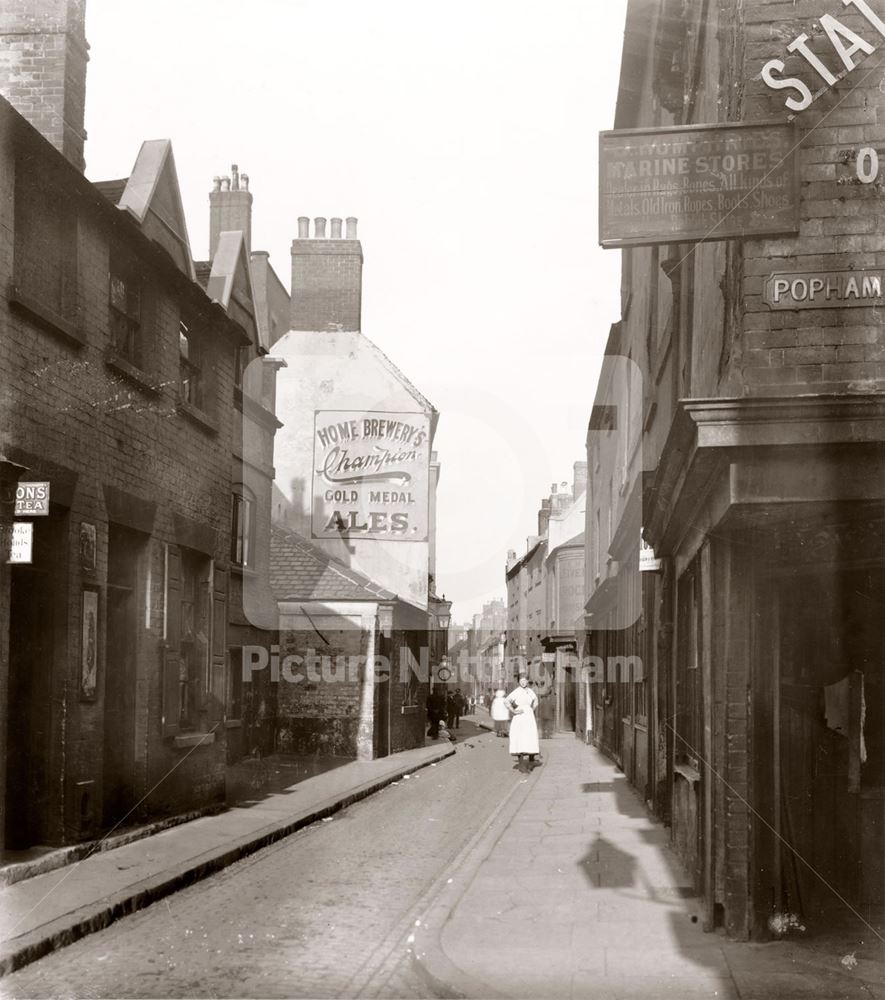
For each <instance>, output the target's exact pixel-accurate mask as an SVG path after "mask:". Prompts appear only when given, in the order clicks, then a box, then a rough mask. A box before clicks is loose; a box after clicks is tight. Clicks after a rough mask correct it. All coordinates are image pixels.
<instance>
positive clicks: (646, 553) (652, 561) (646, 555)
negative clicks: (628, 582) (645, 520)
mask: <svg viewBox="0 0 885 1000" xmlns="http://www.w3.org/2000/svg"><path fill="white" fill-rule="evenodd" d="M661 565H662V564H661V560H660V559H656V558H655V550H654V549H653V548H652V547H651V546H650V545H649V544H648V542H647V541H646V540H645V539H644V538H643V537H642V535H641V534H640V536H639V572H640V573H658V572H660V570H661Z"/></svg>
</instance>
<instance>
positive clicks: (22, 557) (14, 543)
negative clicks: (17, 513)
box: [0, 521, 34, 566]
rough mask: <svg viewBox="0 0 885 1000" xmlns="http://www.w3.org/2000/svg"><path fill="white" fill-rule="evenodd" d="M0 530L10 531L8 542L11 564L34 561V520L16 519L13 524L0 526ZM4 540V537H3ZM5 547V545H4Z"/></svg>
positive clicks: (6, 532)
mask: <svg viewBox="0 0 885 1000" xmlns="http://www.w3.org/2000/svg"><path fill="white" fill-rule="evenodd" d="M0 532H2V533H4V534H8V533H10V532H11V533H12V540H11V542H10V543H9V559H7V562H8V563H10V564H11V565H17V566H22V565H29V564H30V563H32V562H33V561H34V522H33V521H18V522H16V523H15V524H13V525H10V526H7V525H2V526H0ZM3 540H4V542H5V541H6V539H5V538H4V539H3ZM4 547H5V546H4Z"/></svg>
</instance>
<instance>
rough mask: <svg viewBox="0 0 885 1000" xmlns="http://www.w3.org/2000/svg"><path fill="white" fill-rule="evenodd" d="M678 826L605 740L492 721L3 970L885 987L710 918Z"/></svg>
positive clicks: (864, 966)
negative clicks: (653, 808) (519, 729)
mask: <svg viewBox="0 0 885 1000" xmlns="http://www.w3.org/2000/svg"><path fill="white" fill-rule="evenodd" d="M468 724H469V723H468ZM324 777H325V776H320V778H318V779H314V780H322V779H323V778H324ZM281 794H285V793H281ZM668 839H669V833H668V831H667V830H666V829H665V828H664V827H662V826H661V825H659V824H657V823H656V822H655V821H653V820H652V819H650V818H649V815H648V812H647V810H646V808H645V806H644V804H643V803H642V802H641V801H640V800H639V798H638V797H637V796H636V794H635V793H634V792H633V791H632V790H631V789H630V787H629V786H628V784H627V782H626V779H625V778H624V777H623V775H622V774H620V772H619V771H618V770H617V769H616V768H615V767H614V766H613V765H612V764H610V763H609V762H608V761H606V759H605V758H603V757H602V756H601V755H600V754H599V753H598V752H597V751H596V750H594V749H592V748H591V747H588V746H585V745H584V744H582V743H580V742H579V741H576V740H574V739H569V738H564V737H560V738H556V739H553V740H545V741H543V744H542V763H541V765H540V767H537V768H536V769H535V770H534V771H533V772H532V773H531V774H529V775H524V774H521V773H519V772H518V771H517V770H515V769H514V765H513V761H512V760H511V758H510V756H509V754H508V753H507V745H506V742H505V741H504V740H501V739H497V738H496V737H495V736H493V735H491V734H488V733H486V734H483V735H479V736H474V737H471V738H469V739H466V740H462V741H461V742H460V743H459V744H458V746H457V750H456V753H455V755H454V756H453V757H450V758H448V759H447V760H445V761H442V762H440V763H438V764H435V765H433V766H428V767H426V768H424V769H423V770H420V771H415V772H414V773H413V774H411V775H410V778H409V780H399V781H398V782H396V783H395V784H391V785H389V786H387V787H386V788H385V789H384V790H383V791H381V792H379V793H377V794H375V795H374V796H372V797H370V798H369V799H367V800H365V801H362V802H359V803H357V804H355V805H353V806H351V807H349V808H347V809H345V810H343V811H342V812H339V813H337V814H335V815H334V817H333V818H331V819H330V820H329V821H327V822H320V823H317V824H314V825H313V826H310V827H308V828H306V829H304V830H303V831H301V832H300V833H297V834H295V835H293V836H291V837H289V838H286V839H285V840H282V841H280V842H279V843H277V844H275V845H272V846H270V847H268V848H265V849H264V850H262V851H260V852H258V853H256V854H254V855H253V856H251V857H249V858H247V859H245V860H243V861H240V862H238V863H236V864H234V865H232V866H231V867H229V868H227V869H225V870H224V871H222V872H220V873H218V874H216V875H214V876H212V877H210V878H208V879H206V880H204V881H201V882H199V883H197V884H196V885H193V886H192V887H190V888H188V889H185V890H183V891H181V892H179V893H177V894H174V895H172V896H170V897H168V898H166V899H164V900H161V901H159V902H157V903H155V904H154V905H152V906H150V907H148V908H147V909H145V910H143V911H141V912H139V913H136V914H134V915H132V916H129V917H126V918H124V919H122V920H120V921H118V922H117V923H115V924H113V925H112V926H110V927H109V928H107V929H105V930H103V931H100V932H98V933H95V934H92V935H90V936H88V937H86V938H85V939H83V940H81V941H79V942H77V943H75V944H73V945H71V946H70V947H67V948H64V949H62V950H60V951H57V952H55V953H54V954H52V955H49V956H47V957H46V958H44V959H42V960H40V961H37V962H35V963H33V964H32V965H30V966H27V967H26V968H24V969H21V970H20V971H18V972H16V973H13V974H12V975H10V976H9V977H7V978H6V979H4V980H2V982H0V989H2V993H3V996H4V997H8V998H13V997H15V998H26V997H28V998H30V997H49V996H52V997H74V996H76V997H107V996H131V997H152V996H196V997H234V996H265V997H338V996H341V997H357V996H359V997H422V996H427V997H430V996H435V997H455V996H463V997H532V996H544V997H556V998H559V997H562V998H572V997H574V998H582V997H587V998H593V1000H616V998H617V1000H620V998H624V1000H626V998H634V997H649V998H651V997H666V996H673V997H680V998H682V997H684V998H693V997H719V998H740V1000H762V998H769V997H770V998H774V997H778V998H783V997H809V998H810V997H819V998H824V997H826V998H827V1000H837V998H838V1000H840V998H849V997H850V998H854V997H858V998H860V997H885V985H883V980H882V977H881V969H882V965H881V964H879V963H878V962H877V961H874V959H876V958H878V959H881V958H882V955H881V953H878V954H877V953H876V952H875V951H874V950H872V949H869V950H868V951H867V952H863V951H860V952H858V954H857V961H856V964H855V965H854V966H853V967H852V968H851V969H848V968H846V967H844V966H843V964H842V963H841V962H840V958H839V956H838V955H837V954H833V953H830V952H827V951H826V949H823V950H816V949H814V948H813V947H810V946H809V943H808V942H802V943H801V946H800V945H796V944H792V943H790V942H775V943H769V944H762V945H760V944H746V943H738V942H728V941H726V939H725V938H724V937H722V936H720V935H718V934H705V933H704V932H703V929H702V927H701V921H700V917H699V907H698V905H697V904H698V901H697V898H696V897H695V896H694V894H693V891H692V889H691V886H690V881H689V879H688V878H687V876H686V874H685V873H684V872H683V871H682V870H681V868H680V866H679V865H678V863H677V862H676V860H675V857H674V855H673V854H672V852H671V850H670V848H669V846H668Z"/></svg>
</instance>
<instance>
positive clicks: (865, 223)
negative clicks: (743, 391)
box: [736, 0, 885, 394]
mask: <svg viewBox="0 0 885 1000" xmlns="http://www.w3.org/2000/svg"><path fill="white" fill-rule="evenodd" d="M873 6H874V8H875V5H873ZM827 11H829V12H831V13H833V14H834V15H835V16H836V17H837V18H838V19H839V21H841V22H842V23H843V24H845V25H846V26H848V27H849V28H851V29H852V30H853V31H855V32H856V33H857V34H859V35H860V36H861V37H862V38H864V39H865V40H866V41H867V42H869V43H871V44H872V45H874V46H876V47H877V48H878V47H879V46H880V45H881V44H882V43H883V40H882V38H881V36H880V35H879V34H878V32H877V31H876V30H875V29H874V28H873V27H872V26H871V25H870V24H869V23H868V22H867V21H866V19H865V18H864V17H863V16H861V15H860V14H859V13H853V12H852V11H851V9H850V8H844V7H843V6H842V5H841V4H835V3H830V4H826V3H813V2H810V0H805V2H799V3H795V4H783V3H782V4H770V3H762V2H761V0H751V2H748V3H747V4H745V14H744V20H745V23H744V31H745V34H746V39H747V41H746V52H745V62H744V64H743V67H742V69H741V68H739V70H738V72H739V75H740V78H741V80H742V81H743V102H742V117H744V118H745V119H747V120H756V119H763V118H768V119H780V120H787V118H788V116H790V112H789V109H788V108H786V107H785V106H784V100H785V98H786V97H787V96H789V95H790V93H791V92H790V91H783V90H782V91H773V90H770V89H769V88H768V87H766V86H765V84H764V83H763V82H762V80H761V79H759V74H760V72H761V70H762V67H763V66H764V65H765V63H766V62H768V60H770V59H781V60H783V61H784V62H785V64H786V65H785V69H784V72H783V74H782V76H784V77H792V76H796V77H799V78H800V79H802V80H804V81H806V82H807V83H808V85H809V86H810V87H811V90H812V91H817V90H819V89H820V88H821V87H823V86H824V84H823V81H822V80H821V79H820V78H819V77H817V76H816V74H814V72H813V71H812V70H811V68H810V67H809V66H808V64H807V63H806V62H805V60H804V59H802V58H801V57H800V56H799V55H798V54H791V53H789V52H788V51H787V45H788V44H789V42H790V41H791V40H792V39H794V38H796V37H797V36H798V35H799V34H800V33H803V32H805V33H808V34H809V35H810V36H811V41H810V42H809V45H810V47H811V48H812V50H813V51H814V52H815V53H816V54H817V55H818V56H819V58H821V59H822V60H823V61H824V62H825V63H827V64H828V65H830V66H834V67H835V72H836V73H838V72H840V71H841V70H842V68H843V67H842V65H841V63H840V62H839V60H838V58H837V57H836V56H835V54H834V53H833V49H832V47H831V46H830V44H829V42H828V40H827V38H826V36H825V35H824V34H823V33H822V31H821V29H820V27H819V23H818V18H819V17H820V15H821V14H823V13H825V12H827ZM856 58H857V61H858V66H857V68H856V69H855V70H853V71H852V72H851V73H849V74H848V75H847V76H846V78H845V79H843V80H841V81H840V82H839V83H837V84H836V85H834V86H832V87H829V88H826V89H825V93H824V94H823V95H822V96H821V97H819V98H818V99H817V100H816V101H815V102H814V103H813V104H812V105H811V106H810V107H809V108H807V109H805V110H803V111H801V112H799V113H797V114H796V115H795V122H796V125H797V128H798V134H799V136H801V146H800V151H799V176H800V190H801V198H802V206H801V226H800V232H799V234H798V235H797V236H793V237H787V238H784V239H778V240H764V241H762V240H756V241H749V242H747V244H746V245H745V251H744V254H745V264H744V273H743V289H742V290H743V296H744V306H745V314H744V345H743V352H742V356H741V357H740V358H739V359H738V360H737V361H736V364H738V365H739V366H740V373H741V376H742V381H743V382H744V383H745V385H746V387H747V391H748V392H751V393H754V394H772V393H775V394H781V393H784V394H790V393H807V392H853V391H879V390H881V389H883V388H885V346H883V344H882V340H881V317H880V312H881V310H880V309H877V308H875V307H863V306H861V307H857V306H853V307H850V308H819V309H814V308H811V309H802V310H796V311H772V310H770V309H769V308H768V306H766V305H765V304H764V303H763V302H762V286H763V282H764V280H765V278H766V277H767V276H768V275H769V274H770V273H771V272H772V271H786V272H800V271H813V270H825V271H838V270H848V269H856V268H857V269H859V268H864V267H882V266H883V265H885V235H883V233H882V225H881V218H882V214H883V204H885V203H883V199H882V189H881V186H880V184H878V183H874V184H869V185H867V184H861V183H860V182H859V181H858V180H857V177H856V159H857V151H858V149H859V147H861V146H872V147H874V148H876V149H879V150H881V149H882V148H883V146H885V95H883V93H882V91H881V90H880V88H879V82H880V80H879V77H880V75H879V74H876V73H870V69H871V67H872V65H873V64H872V61H871V60H875V59H877V58H879V57H878V56H877V55H875V54H874V55H871V56H869V57H864V56H863V54H862V53H858V56H857V57H856ZM865 59H866V60H867V61H864V60H865Z"/></svg>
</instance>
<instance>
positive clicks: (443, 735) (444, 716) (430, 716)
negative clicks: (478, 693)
mask: <svg viewBox="0 0 885 1000" xmlns="http://www.w3.org/2000/svg"><path fill="white" fill-rule="evenodd" d="M470 708H472V706H471V705H470V704H469V702H468V699H467V698H465V697H464V695H463V694H461V688H455V690H454V691H446V690H445V689H443V688H439V687H435V688H434V689H433V690H432V691H431V692H430V695H429V697H428V699H427V723H428V729H427V735H428V736H429V737H430V738H431V739H432V740H436V739H450V740H454V739H455V736H454V732H453V730H455V729H460V727H461V716H462V715H464V713H465V712H467V711H468V710H469V709H470Z"/></svg>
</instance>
